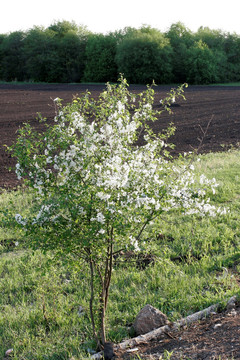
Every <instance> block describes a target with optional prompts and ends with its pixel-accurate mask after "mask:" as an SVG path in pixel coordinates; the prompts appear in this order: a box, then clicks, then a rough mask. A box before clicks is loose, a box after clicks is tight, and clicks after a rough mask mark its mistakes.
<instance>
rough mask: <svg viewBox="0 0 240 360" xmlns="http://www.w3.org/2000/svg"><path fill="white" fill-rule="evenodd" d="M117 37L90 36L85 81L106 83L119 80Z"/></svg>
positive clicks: (87, 46) (87, 47)
mask: <svg viewBox="0 0 240 360" xmlns="http://www.w3.org/2000/svg"><path fill="white" fill-rule="evenodd" d="M115 56H116V37H115V36H113V35H111V34H109V35H102V34H92V35H90V36H89V38H88V41H87V45H86V66H85V71H84V81H87V82H88V81H90V82H106V81H116V80H117V66H116V63H115Z"/></svg>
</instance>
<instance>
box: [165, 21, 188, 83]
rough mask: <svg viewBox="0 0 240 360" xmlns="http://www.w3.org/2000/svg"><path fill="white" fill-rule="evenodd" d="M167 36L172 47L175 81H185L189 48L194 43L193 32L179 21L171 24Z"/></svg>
mask: <svg viewBox="0 0 240 360" xmlns="http://www.w3.org/2000/svg"><path fill="white" fill-rule="evenodd" d="M165 36H166V37H167V38H168V39H169V41H170V44H171V47H172V65H173V81H174V82H176V83H184V82H186V78H187V58H188V49H189V47H191V46H192V45H193V43H194V37H193V33H192V32H191V31H190V30H189V29H188V28H186V27H185V26H184V24H183V23H181V22H177V23H176V24H172V25H171V27H170V29H169V30H168V32H166V34H165Z"/></svg>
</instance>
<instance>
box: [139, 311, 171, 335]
mask: <svg viewBox="0 0 240 360" xmlns="http://www.w3.org/2000/svg"><path fill="white" fill-rule="evenodd" d="M167 324H169V321H168V318H167V316H166V315H165V314H163V313H162V312H161V311H160V310H158V309H156V308H154V307H153V306H151V305H145V306H144V308H142V310H140V312H139V313H138V315H137V317H136V320H135V322H134V324H133V327H134V330H135V332H136V334H137V335H143V334H146V333H148V332H149V331H152V330H154V329H157V328H159V327H161V326H164V325H167Z"/></svg>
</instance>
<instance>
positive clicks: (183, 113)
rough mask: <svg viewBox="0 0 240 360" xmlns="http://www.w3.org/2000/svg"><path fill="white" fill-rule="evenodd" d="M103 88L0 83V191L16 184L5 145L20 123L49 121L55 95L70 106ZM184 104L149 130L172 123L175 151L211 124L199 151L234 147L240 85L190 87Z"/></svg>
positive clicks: (188, 146) (192, 144)
mask: <svg viewBox="0 0 240 360" xmlns="http://www.w3.org/2000/svg"><path fill="white" fill-rule="evenodd" d="M103 88H104V86H102V85H87V86H86V85H83V84H76V85H68V84H62V85H55V84H49V85H36V84H29V85H13V84H7V85H1V84H0V131H1V132H0V134H1V136H0V188H11V187H13V186H16V185H17V184H18V182H17V179H16V177H15V174H14V172H13V173H10V172H9V170H8V169H9V167H10V166H13V165H14V159H11V157H10V155H9V154H7V153H6V151H5V148H4V144H7V145H10V144H11V143H12V141H13V140H14V139H15V138H16V131H17V130H18V129H19V127H21V126H22V124H23V122H28V121H29V122H30V123H31V124H33V125H35V126H37V127H40V126H41V125H40V124H39V122H38V120H36V116H37V113H41V114H42V115H43V116H44V117H47V118H48V119H49V120H50V119H52V118H53V117H54V114H55V109H54V105H53V99H55V98H56V97H59V98H61V99H63V100H64V102H65V103H66V102H70V101H71V100H72V97H73V95H76V94H78V95H80V94H81V93H83V92H84V91H85V90H86V89H88V90H89V91H90V92H91V93H92V96H93V97H94V98H96V97H97V96H98V95H99V93H100V91H102V90H103ZM143 89H146V88H145V87H143V86H142V87H141V86H134V87H133V86H132V87H130V90H132V91H137V92H140V91H141V90H143ZM169 90H170V87H167V86H159V87H157V88H155V91H156V96H155V106H156V107H159V108H160V104H159V100H160V99H161V98H163V97H164V96H165V95H166V93H167V92H168V91H169ZM185 96H186V101H184V100H182V99H180V100H179V101H178V102H177V104H176V106H174V107H173V111H174V113H173V114H172V115H170V116H169V115H168V114H162V116H161V117H160V119H159V121H157V122H156V123H154V130H155V131H161V130H162V129H165V128H167V126H168V125H169V123H170V122H174V124H175V126H176V133H175V135H174V136H173V137H172V139H171V141H172V143H174V144H175V145H176V148H175V153H179V152H187V151H192V150H193V149H196V148H197V147H198V146H199V138H202V136H203V132H202V131H205V129H206V128H207V125H208V123H209V121H210V120H211V123H210V126H209V128H208V131H207V134H206V136H205V138H204V143H203V147H202V148H201V152H209V151H219V150H222V149H223V147H222V145H225V146H230V145H231V144H232V145H236V144H237V143H238V142H239V141H240V103H239V98H240V87H206V86H190V87H189V88H188V89H186V90H185Z"/></svg>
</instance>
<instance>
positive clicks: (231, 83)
mask: <svg viewBox="0 0 240 360" xmlns="http://www.w3.org/2000/svg"><path fill="white" fill-rule="evenodd" d="M211 86H240V82H229V83H220V84H212V85H211Z"/></svg>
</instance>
